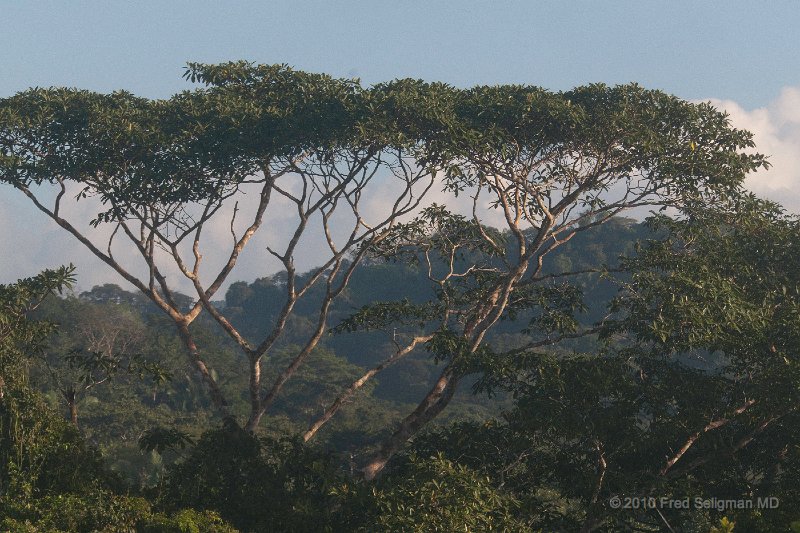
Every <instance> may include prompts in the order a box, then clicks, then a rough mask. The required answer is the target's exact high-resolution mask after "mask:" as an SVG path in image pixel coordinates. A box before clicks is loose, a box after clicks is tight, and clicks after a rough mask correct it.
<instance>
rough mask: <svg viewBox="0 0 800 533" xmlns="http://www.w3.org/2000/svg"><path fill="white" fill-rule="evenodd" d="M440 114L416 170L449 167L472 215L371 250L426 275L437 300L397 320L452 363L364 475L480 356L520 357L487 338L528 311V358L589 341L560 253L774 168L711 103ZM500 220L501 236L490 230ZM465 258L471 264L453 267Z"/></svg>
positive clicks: (502, 101)
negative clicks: (630, 219) (619, 218)
mask: <svg viewBox="0 0 800 533" xmlns="http://www.w3.org/2000/svg"><path fill="white" fill-rule="evenodd" d="M440 117H441V119H442V122H441V123H440V125H439V127H433V128H431V127H430V126H428V128H429V130H430V129H433V130H435V131H437V132H439V133H438V134H436V135H432V136H431V137H430V138H428V139H426V140H425V143H424V154H423V156H422V159H421V161H423V162H424V164H426V165H430V166H434V167H437V168H441V169H442V170H443V173H444V176H445V178H444V182H445V185H446V186H447V188H448V189H449V190H450V191H451V192H452V193H453V194H454V195H455V196H458V195H461V196H464V195H468V197H469V198H470V199H471V201H472V217H471V218H469V217H459V216H454V215H452V214H450V213H448V212H447V210H446V209H431V210H428V211H426V212H425V213H423V215H422V216H421V217H420V218H419V219H417V220H415V221H413V222H411V223H408V224H401V225H397V226H396V227H395V228H394V229H393V230H392V231H391V232H390V233H391V236H389V237H386V238H385V239H383V240H382V241H381V243H380V245H378V246H375V247H374V250H375V253H376V254H377V255H380V256H383V257H389V258H396V257H406V258H407V259H408V260H411V261H421V262H423V264H424V265H425V268H426V269H427V271H428V273H429V277H430V279H431V282H432V283H433V284H434V286H435V287H436V289H437V294H438V299H437V301H436V302H431V304H429V305H427V306H424V307H423V308H420V307H416V308H414V309H411V310H408V312H406V310H402V309H398V310H395V311H394V318H402V317H405V320H407V319H408V318H416V320H415V322H419V318H420V317H422V318H424V320H423V321H427V322H428V328H427V330H426V332H425V334H423V335H422V336H420V334H419V333H416V334H414V335H413V340H412V343H413V342H419V341H420V340H424V339H425V336H427V335H432V338H430V339H428V340H427V346H428V349H429V351H430V352H431V353H432V354H433V355H434V357H435V358H437V359H438V360H441V361H443V362H444V367H443V370H442V372H441V374H440V376H439V378H438V379H437V380H436V382H435V384H434V385H433V387H432V388H431V390H430V391H429V393H428V394H427V395H426V396H425V398H424V399H423V400H422V401H421V402H420V403H419V405H418V406H417V408H416V409H415V410H414V411H413V412H412V413H411V414H409V415H408V416H407V417H406V418H405V419H404V420H403V421H402V422H401V424H400V425H399V427H398V428H396V430H395V432H394V433H393V434H392V435H391V437H389V438H388V439H387V440H386V441H385V442H384V443H383V445H382V446H381V448H380V450H379V451H378V452H377V453H376V454H375V456H374V457H373V458H372V459H371V460H370V462H369V463H368V464H367V466H366V467H365V474H366V476H367V477H368V478H370V477H373V476H374V475H376V474H377V473H378V472H379V471H380V470H381V469H382V468H383V466H384V465H385V464H386V462H387V461H388V459H389V458H390V457H391V456H392V455H393V454H394V453H396V452H397V451H398V450H399V449H400V448H401V447H402V446H403V445H404V443H405V442H406V441H407V440H408V439H409V438H411V437H412V436H414V435H415V434H416V433H417V432H418V431H419V430H420V429H421V428H422V427H423V426H424V425H425V424H427V423H428V422H429V421H430V420H432V419H433V418H434V417H436V416H437V415H438V414H439V413H440V412H441V411H442V410H443V409H444V408H445V406H446V405H447V404H448V403H449V402H450V400H451V399H452V397H453V394H454V392H455V390H456V387H457V386H458V384H459V382H460V381H461V379H462V377H463V376H464V375H465V374H468V373H470V372H473V371H475V370H476V369H477V367H476V364H475V363H476V361H477V360H481V359H482V360H483V361H482V363H481V364H480V365H479V366H483V367H486V366H487V365H488V366H489V368H491V366H492V365H493V364H495V363H497V362H501V361H502V360H503V359H504V358H505V357H507V356H518V355H519V353H520V350H517V351H515V352H513V353H511V354H491V353H490V351H489V350H488V348H487V346H486V343H485V340H486V336H487V334H488V333H489V332H490V330H491V329H492V328H493V327H494V326H495V325H496V324H497V323H498V321H500V320H503V319H507V318H514V317H515V316H516V314H517V313H519V312H520V310H522V309H527V310H529V312H531V313H532V314H533V318H532V320H531V322H530V324H529V325H528V329H529V330H530V331H531V332H532V333H534V336H533V338H532V339H531V341H530V345H529V347H530V348H534V347H538V346H542V345H545V344H554V343H556V342H558V341H559V340H562V339H564V338H565V337H573V336H577V335H583V334H586V333H590V332H592V331H596V329H590V330H587V331H581V330H580V329H579V328H578V324H577V322H576V320H575V318H574V315H575V313H576V312H578V311H580V309H582V303H581V299H580V294H579V292H578V291H576V290H575V288H574V287H572V286H570V284H569V283H568V280H569V279H570V278H571V277H572V276H575V275H576V274H580V273H585V272H559V273H557V274H555V275H554V274H545V271H544V268H545V263H546V261H547V260H549V259H550V258H551V257H552V253H553V251H554V250H556V249H558V248H559V247H560V246H562V245H563V244H564V243H566V242H568V241H569V240H570V239H572V238H573V237H574V236H575V235H576V234H579V233H580V232H583V231H586V230H588V229H590V228H592V227H595V226H598V225H600V224H604V223H606V222H608V221H609V220H611V219H612V217H614V216H616V215H619V214H620V213H623V212H625V211H627V210H631V209H635V208H642V207H646V206H660V207H674V206H681V205H684V204H685V203H687V202H703V201H705V202H714V201H717V200H719V199H721V198H725V197H728V196H730V195H732V194H735V193H737V191H739V190H740V187H741V183H742V180H743V179H744V177H745V176H746V175H747V173H748V172H751V171H754V170H756V169H757V168H759V167H762V166H764V165H765V164H766V162H765V160H764V158H763V157H762V156H760V155H757V154H749V153H745V152H744V150H745V149H747V148H751V147H752V146H753V142H752V136H751V135H750V134H749V133H748V132H745V131H740V130H736V129H734V128H732V127H731V126H730V123H729V121H728V118H727V116H726V115H725V114H723V113H721V112H719V111H717V110H715V109H714V108H713V107H712V106H710V105H708V104H690V103H688V102H684V101H682V100H680V99H678V98H675V97H672V96H669V95H666V94H664V93H661V92H658V91H649V90H645V89H642V88H641V87H639V86H636V85H626V86H619V87H614V88H609V87H606V86H603V85H592V86H587V87H581V88H577V89H575V90H572V91H569V92H564V93H557V94H555V93H550V92H548V91H545V90H542V89H539V88H534V87H522V86H503V87H478V88H475V89H470V90H467V91H461V92H459V93H458V95H457V96H456V97H454V98H453V100H452V105H451V107H449V108H448V109H447V111H446V113H443V114H441V115H440ZM483 202H488V206H489V207H488V210H487V208H486V207H485V206H486V205H487V203H483ZM496 213H498V214H499V217H497V218H498V219H499V220H500V224H501V228H502V231H501V232H500V233H498V232H497V231H495V230H493V229H492V228H491V227H489V226H488V224H487V220H490V217H491V216H492V215H493V214H496ZM465 251H467V252H469V253H470V256H469V259H468V260H467V261H465V262H464V261H461V262H459V261H457V260H456V259H457V258H458V257H459V256H460V255H462V254H463V253H464V252H465ZM442 265H443V267H442ZM601 269H602V265H597V266H596V268H594V269H590V270H595V271H599V270H601ZM387 318H389V319H391V318H393V317H392V316H391V314H386V313H384V314H381V315H380V320H379V321H378V323H380V322H381V321H385V320H386V319H387ZM362 322H363V323H366V324H367V325H370V321H369V320H366V321H362ZM393 357H394V356H393Z"/></svg>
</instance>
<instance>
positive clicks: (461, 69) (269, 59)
mask: <svg viewBox="0 0 800 533" xmlns="http://www.w3.org/2000/svg"><path fill="white" fill-rule="evenodd" d="M0 19H1V20H2V21H3V24H2V32H0V97H4V96H9V95H11V94H14V93H15V92H17V91H20V90H23V89H25V88H27V87H31V86H51V85H56V86H75V87H80V88H86V89H92V90H96V91H110V90H114V89H127V90H130V91H132V92H134V93H136V94H139V95H142V96H148V97H153V98H157V97H166V96H169V95H170V94H172V93H174V92H175V91H178V90H181V89H185V88H188V84H187V83H185V82H184V81H183V80H182V79H181V74H182V70H183V65H184V64H185V63H186V62H187V61H203V62H219V61H227V60H234V59H247V60H250V61H254V62H260V63H288V64H290V65H292V66H294V67H296V68H299V69H303V70H309V71H316V72H325V73H328V74H332V75H334V76H339V77H360V78H361V79H362V80H363V82H364V83H366V84H372V83H376V82H380V81H386V80H389V79H393V78H398V77H415V78H424V79H427V80H431V81H432V80H439V81H445V82H449V83H451V84H454V85H458V86H470V85H475V84H498V83H524V84H534V85H540V86H543V87H546V88H549V89H555V90H558V89H568V88H571V87H574V86H576V85H580V84H585V83H592V82H605V83H609V84H615V83H624V82H629V81H635V82H638V83H640V84H642V85H644V86H646V87H650V88H658V89H663V90H665V91H667V92H670V93H673V94H676V95H678V96H680V97H682V98H686V99H691V100H707V99H711V100H712V101H713V102H714V103H715V104H717V105H718V106H720V107H723V108H725V109H726V110H728V111H729V112H730V113H731V117H732V120H733V122H734V124H735V125H736V126H739V127H745V128H748V129H751V130H752V131H754V133H756V141H757V142H758V143H759V148H760V150H761V151H762V152H765V153H768V154H771V155H772V156H773V163H774V164H775V167H774V169H773V170H772V171H770V173H768V174H767V175H766V176H767V177H763V176H759V177H758V179H755V178H754V179H753V180H752V188H753V190H756V192H759V193H760V194H763V195H766V196H770V197H773V198H776V199H780V200H783V201H784V203H785V205H787V207H788V208H790V209H791V210H793V211H800V195H798V194H797V193H795V192H794V191H795V190H800V50H798V46H797V45H796V42H797V38H796V33H797V28H798V26H800V4H798V3H796V2H790V1H772V2H744V1H726V2H722V1H717V2H683V1H673V2H655V1H652V2H650V1H636V2H633V1H606V2H600V1H573V2H556V1H551V2H534V1H528V2H511V1H509V2H503V1H494V2H489V1H482V2H478V1H460V2H445V1H427V2H422V1H408V0H405V1H401V2H398V1H393V2H388V1H375V0H372V1H362V2H355V1H352V0H342V1H331V0H329V1H326V2H322V1H317V2H309V1H294V2H290V1H274V2H268V1H262V2H254V1H228V2H203V1H195V2H188V1H170V2H164V1H161V2H153V1H138V2H121V1H88V0H83V1H76V2H46V1H42V2H22V1H10V0H0ZM0 228H2V230H3V231H2V232H0V283H2V282H8V281H12V280H14V279H16V278H18V277H20V276H23V275H30V274H33V273H35V271H36V270H37V268H38V267H40V266H42V265H50V266H52V265H53V264H60V262H65V261H66V262H68V261H70V260H72V261H75V262H76V263H78V266H79V268H81V270H82V271H83V272H84V275H83V276H82V278H83V280H84V281H83V283H82V285H84V286H86V285H90V284H91V283H95V282H99V281H103V280H106V279H108V280H111V279H114V276H113V275H111V274H110V273H107V272H106V271H105V270H104V268H103V267H101V266H98V265H97V264H95V263H93V262H90V261H88V260H87V259H86V258H85V253H83V252H82V251H81V250H80V248H78V246H77V245H74V244H72V243H71V242H69V240H68V239H67V238H66V235H65V234H63V233H60V232H59V230H57V229H56V228H53V227H52V226H50V225H48V224H47V223H46V222H45V221H44V220H42V219H41V217H40V216H38V215H36V214H34V213H32V212H31V211H30V209H29V208H28V207H27V206H26V205H24V204H23V203H22V202H21V201H20V199H19V198H18V197H15V196H14V194H13V191H11V190H9V189H7V188H0ZM22 249H24V250H25V253H24V254H20V253H18V252H17V251H18V250H22ZM243 277H248V276H243Z"/></svg>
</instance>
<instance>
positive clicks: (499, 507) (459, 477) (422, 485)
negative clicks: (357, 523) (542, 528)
mask: <svg viewBox="0 0 800 533" xmlns="http://www.w3.org/2000/svg"><path fill="white" fill-rule="evenodd" d="M375 500H376V505H377V507H378V515H377V525H378V526H379V527H380V528H381V530H383V531H419V532H423V531H441V532H449V531H508V532H512V531H513V532H517V531H520V532H521V531H531V529H530V528H528V527H527V526H526V525H525V523H523V522H520V521H518V520H516V519H515V518H514V516H513V510H514V509H515V508H516V507H518V506H519V502H518V501H516V500H515V499H514V498H513V496H512V495H510V494H508V493H505V492H503V491H502V490H498V489H497V488H495V487H494V486H493V485H492V484H491V482H490V480H489V479H488V478H486V477H483V476H481V475H479V474H478V473H476V472H475V471H473V470H471V469H469V468H467V467H465V466H462V465H458V464H455V463H453V462H451V461H449V460H447V459H445V458H444V457H443V456H441V455H437V456H434V457H431V458H429V459H420V458H418V457H411V458H410V460H409V462H408V464H407V465H406V466H405V468H404V469H403V470H402V471H400V472H396V473H394V474H393V475H392V476H387V478H386V479H385V480H383V481H382V483H381V484H380V488H378V489H376V492H375Z"/></svg>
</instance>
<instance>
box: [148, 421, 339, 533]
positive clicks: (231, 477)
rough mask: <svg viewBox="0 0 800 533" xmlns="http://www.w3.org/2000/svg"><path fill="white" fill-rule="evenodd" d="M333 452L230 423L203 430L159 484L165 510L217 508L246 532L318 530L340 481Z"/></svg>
mask: <svg viewBox="0 0 800 533" xmlns="http://www.w3.org/2000/svg"><path fill="white" fill-rule="evenodd" d="M339 476H340V474H339V473H337V469H336V466H335V464H334V463H333V461H332V458H331V457H330V456H327V455H325V454H322V453H318V452H315V451H313V450H312V449H310V448H306V447H304V446H303V445H302V444H300V443H298V442H296V441H292V440H286V439H284V440H272V439H259V438H257V437H254V436H253V435H251V434H249V433H248V432H246V431H243V430H242V429H239V428H237V427H235V426H233V425H228V426H226V427H223V428H221V429H217V430H212V431H209V432H207V433H205V434H204V435H203V436H202V437H201V438H200V440H199V441H198V442H197V444H196V445H195V446H194V447H193V448H192V449H191V450H190V451H189V453H188V454H187V455H186V456H185V457H184V459H183V460H182V461H181V462H179V463H177V464H175V465H174V466H172V467H170V468H169V469H168V471H167V475H166V477H165V479H164V483H163V485H162V486H161V487H159V496H158V501H159V504H160V506H162V507H164V508H165V509H180V508H187V507H188V508H193V509H196V510H213V511H216V512H218V513H219V514H220V515H221V516H222V517H223V518H224V519H226V520H228V521H229V522H230V523H231V524H233V525H234V526H235V527H237V528H239V529H242V530H245V531H269V530H277V531H320V530H322V529H324V526H325V525H326V524H328V523H329V521H330V520H332V516H333V515H334V514H335V511H336V509H335V501H334V500H333V499H332V497H331V496H330V494H329V493H330V490H331V487H333V486H334V484H335V483H337V482H339V481H340V479H341V478H340V477H339Z"/></svg>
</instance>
